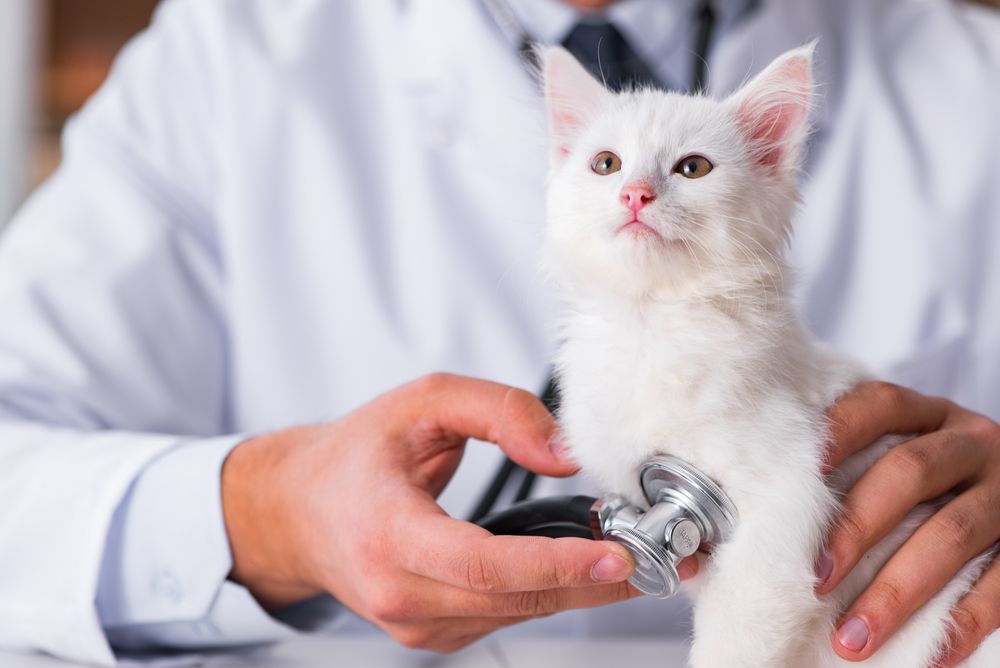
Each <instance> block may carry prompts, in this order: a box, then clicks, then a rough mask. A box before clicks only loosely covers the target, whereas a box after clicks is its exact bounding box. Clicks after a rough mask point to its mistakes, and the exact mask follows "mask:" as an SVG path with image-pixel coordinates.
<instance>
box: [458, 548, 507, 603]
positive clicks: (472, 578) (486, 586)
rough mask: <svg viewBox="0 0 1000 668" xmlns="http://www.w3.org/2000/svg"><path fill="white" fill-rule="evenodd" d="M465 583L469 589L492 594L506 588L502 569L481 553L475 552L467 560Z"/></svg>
mask: <svg viewBox="0 0 1000 668" xmlns="http://www.w3.org/2000/svg"><path fill="white" fill-rule="evenodd" d="M465 583H466V586H467V587H468V589H470V590H472V591H477V592H485V593H492V592H497V591H501V590H503V588H504V576H503V573H502V572H501V570H500V568H499V567H498V566H497V565H496V563H494V562H493V561H492V560H490V559H489V558H487V557H486V556H485V555H484V554H483V553H481V552H473V553H471V554H469V555H468V556H467V557H466V559H465Z"/></svg>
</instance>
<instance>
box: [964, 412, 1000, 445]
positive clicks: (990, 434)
mask: <svg viewBox="0 0 1000 668" xmlns="http://www.w3.org/2000/svg"><path fill="white" fill-rule="evenodd" d="M968 431H969V435H970V436H971V437H972V438H973V439H974V440H975V441H976V442H979V443H989V444H991V445H994V446H1000V424H997V423H996V422H994V421H993V420H991V419H989V418H988V417H985V416H983V415H976V416H975V417H973V418H971V419H970V421H969V426H968Z"/></svg>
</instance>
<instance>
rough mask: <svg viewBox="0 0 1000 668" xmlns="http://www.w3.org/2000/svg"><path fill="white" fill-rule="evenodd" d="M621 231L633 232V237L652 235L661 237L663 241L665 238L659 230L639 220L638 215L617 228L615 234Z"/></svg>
mask: <svg viewBox="0 0 1000 668" xmlns="http://www.w3.org/2000/svg"><path fill="white" fill-rule="evenodd" d="M620 232H627V233H628V234H631V235H632V238H633V239H638V238H640V237H652V238H656V239H660V240H661V241H662V240H663V237H662V236H661V235H660V233H659V232H657V231H656V230H654V229H653V228H652V227H650V226H649V225H647V224H646V223H644V222H642V221H641V220H639V218H638V217H636V218H633V219H632V220H630V221H629V222H627V223H625V224H624V225H622V226H621V227H619V228H618V229H617V230H615V234H618V233H620Z"/></svg>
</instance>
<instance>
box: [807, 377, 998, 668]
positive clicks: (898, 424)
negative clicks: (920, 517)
mask: <svg viewBox="0 0 1000 668" xmlns="http://www.w3.org/2000/svg"><path fill="white" fill-rule="evenodd" d="M830 418H831V420H832V425H833V435H832V444H831V451H830V453H829V456H828V459H829V461H828V463H829V465H830V466H831V467H836V466H837V465H839V464H840V463H841V462H842V461H844V460H845V459H846V458H847V457H848V456H850V455H851V454H853V453H855V452H857V451H858V450H861V449H862V448H864V447H866V446H868V445H869V444H871V443H872V442H874V441H875V440H877V439H878V438H879V437H881V436H883V435H886V434H919V435H918V436H917V437H916V438H914V439H913V440H911V441H909V442H907V443H904V444H902V445H899V446H897V447H896V448H894V449H893V450H891V451H890V452H889V453H888V454H886V455H885V456H884V457H882V458H881V459H880V460H879V461H878V462H876V464H875V465H874V466H873V467H872V468H871V469H869V470H868V471H867V472H866V473H865V474H864V475H863V476H862V477H861V478H860V479H859V480H858V481H857V483H856V484H855V485H854V487H853V488H852V489H851V490H850V492H849V493H848V495H847V496H846V497H845V499H844V514H843V517H841V518H840V521H838V522H836V523H835V526H834V528H833V529H832V531H831V534H830V537H829V541H828V547H827V552H826V554H825V555H821V557H820V559H819V562H818V563H817V567H816V570H817V574H819V575H820V577H822V575H824V574H827V575H828V577H827V578H826V580H825V582H824V583H823V584H822V585H821V586H820V588H819V592H820V593H826V592H828V591H830V590H832V589H833V588H834V587H836V586H837V585H838V584H839V583H840V581H841V580H843V578H844V576H845V575H846V574H847V573H848V572H850V570H851V569H852V568H853V567H854V566H855V564H857V563H858V560H859V559H860V558H861V556H862V555H863V554H864V553H865V552H866V551H867V550H868V549H869V548H871V547H872V546H873V545H875V544H876V543H877V542H878V541H880V540H881V539H882V538H883V537H885V536H886V534H888V533H889V532H890V531H891V530H892V529H893V528H894V527H895V526H896V525H897V524H899V522H900V521H901V520H902V519H903V517H905V516H906V514H907V513H909V511H910V510H912V509H913V507H914V506H916V505H917V504H918V503H921V502H923V501H928V500H930V499H934V498H936V497H938V496H941V495H942V494H945V493H947V492H954V493H956V494H957V496H956V497H955V498H954V499H953V500H952V501H951V502H949V503H948V504H947V505H945V506H944V507H943V508H942V509H940V510H939V511H938V512H937V513H936V514H935V515H934V516H932V517H931V518H930V519H929V520H928V521H927V522H926V523H925V524H924V525H923V526H922V527H920V528H919V529H918V530H917V531H916V532H915V533H914V534H913V535H912V536H911V537H910V538H909V539H908V540H907V541H906V543H904V545H903V546H902V547H901V548H900V549H899V551H898V552H896V554H894V555H893V556H892V558H890V559H889V561H888V562H887V563H886V565H885V566H884V567H883V568H882V570H881V571H880V572H879V574H878V576H877V577H876V579H875V581H874V582H872V584H871V585H870V586H869V587H868V588H867V589H866V590H865V591H864V592H863V593H862V594H861V596H859V597H858V599H857V600H856V601H855V602H854V604H853V605H852V606H851V608H850V610H848V611H847V613H845V614H844V616H843V619H842V620H841V623H840V624H839V626H838V630H837V631H836V632H835V633H834V637H833V647H834V649H835V650H836V652H837V654H838V655H840V656H841V657H843V658H844V659H847V660H849V661H862V660H864V659H867V658H868V657H870V656H871V655H872V654H874V653H875V652H876V651H877V650H878V648H879V647H881V646H882V645H883V644H884V643H885V641H886V640H887V639H888V638H889V637H890V636H891V635H892V634H893V633H894V632H895V631H896V630H897V629H899V627H900V626H902V624H903V623H904V622H905V621H906V620H907V619H908V618H909V617H910V615H911V614H912V613H913V612H914V611H915V610H916V609H917V608H919V607H920V606H921V605H923V604H924V603H926V602H927V601H928V600H929V599H930V598H931V597H933V596H934V595H935V594H937V593H938V592H939V591H940V590H941V589H942V588H943V587H944V586H945V584H947V583H948V582H949V581H950V580H951V579H952V578H953V577H954V576H955V574H956V573H957V572H958V571H959V569H961V568H962V566H964V565H965V564H966V563H967V562H968V561H969V560H970V559H972V558H973V557H975V556H976V555H978V554H979V553H981V552H982V551H983V550H985V549H986V548H988V547H989V546H991V545H993V544H994V543H996V541H997V539H998V538H1000V426H998V425H997V424H996V423H995V422H993V421H992V420H989V419H987V418H986V417H983V416H982V415H979V414H977V413H973V412H971V411H967V410H965V409H963V408H961V407H959V406H956V405H955V404H953V403H951V402H950V401H946V400H944V399H938V398H934V397H926V396H923V395H921V394H919V393H917V392H914V391H912V390H908V389H905V388H902V387H898V386H895V385H891V384H888V383H868V384H866V385H863V386H861V387H860V388H858V389H857V390H855V391H854V392H852V393H850V394H848V395H847V396H845V397H843V398H842V399H841V400H840V401H838V402H837V404H836V405H835V406H834V407H833V408H832V409H831V411H830ZM953 618H954V621H955V625H956V626H955V632H954V633H953V634H952V638H951V641H952V649H951V651H950V652H949V654H948V655H947V656H945V657H941V658H940V664H939V665H941V666H954V665H955V664H957V663H959V662H960V661H962V660H964V659H965V658H967V657H968V656H969V655H970V654H971V653H972V652H973V651H974V650H975V648H976V647H977V646H978V645H979V643H980V642H982V641H983V639H984V638H985V637H986V636H987V635H989V634H990V633H991V632H992V631H993V630H994V629H996V628H998V627H1000V562H997V561H994V562H993V563H992V564H991V565H990V566H989V567H987V569H986V571H985V572H984V573H983V575H982V576H981V577H980V579H979V581H978V583H976V585H975V586H974V588H973V589H972V591H971V592H970V593H969V594H967V595H966V596H965V597H964V598H963V599H962V600H961V601H960V602H959V604H958V606H957V607H956V609H955V610H954V611H953Z"/></svg>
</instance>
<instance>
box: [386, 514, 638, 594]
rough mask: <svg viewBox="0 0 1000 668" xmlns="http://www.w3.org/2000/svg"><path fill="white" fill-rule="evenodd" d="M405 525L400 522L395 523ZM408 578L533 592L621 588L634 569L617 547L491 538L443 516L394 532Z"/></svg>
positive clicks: (599, 543)
mask: <svg viewBox="0 0 1000 668" xmlns="http://www.w3.org/2000/svg"><path fill="white" fill-rule="evenodd" d="M400 523H401V524H405V523H404V522H402V521H401V522H400ZM399 530H400V531H403V532H405V535H406V536H407V540H405V541H404V542H405V543H407V544H409V545H410V548H409V549H408V550H406V553H405V554H403V555H401V556H400V559H401V565H402V566H403V567H404V568H405V569H406V570H408V571H410V572H411V573H416V574H418V575H422V576H424V577H426V578H430V579H432V580H437V581H439V582H445V583H448V584H450V585H452V586H455V587H458V588H460V589H466V590H470V591H476V592H482V593H499V592H521V591H538V590H543V589H555V588H564V587H584V586H592V585H595V584H599V583H607V582H621V581H623V580H625V579H627V578H628V577H629V576H630V575H631V574H632V570H633V568H634V563H633V561H632V557H631V556H630V555H629V553H628V551H627V550H626V549H625V548H623V547H622V546H621V545H618V544H616V543H611V542H606V541H593V540H588V539H586V538H542V537H530V536H494V535H493V534H491V533H490V532H489V531H486V530H485V529H483V528H480V527H477V526H475V525H473V524H468V523H466V522H461V521H459V520H455V519H452V518H451V517H448V516H447V515H444V514H437V515H432V514H430V513H428V514H425V515H422V516H421V520H420V526H416V527H405V526H400V527H399Z"/></svg>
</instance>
